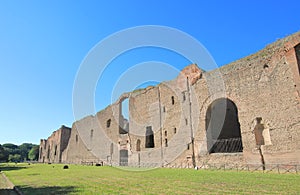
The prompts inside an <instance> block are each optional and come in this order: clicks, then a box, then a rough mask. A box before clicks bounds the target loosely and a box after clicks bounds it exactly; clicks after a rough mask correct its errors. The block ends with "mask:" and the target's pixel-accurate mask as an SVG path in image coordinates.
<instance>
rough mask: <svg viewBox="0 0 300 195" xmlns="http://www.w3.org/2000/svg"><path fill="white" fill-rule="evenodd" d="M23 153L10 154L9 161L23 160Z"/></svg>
mask: <svg viewBox="0 0 300 195" xmlns="http://www.w3.org/2000/svg"><path fill="white" fill-rule="evenodd" d="M21 160H22V159H21V155H20V154H10V155H9V156H8V161H10V162H21Z"/></svg>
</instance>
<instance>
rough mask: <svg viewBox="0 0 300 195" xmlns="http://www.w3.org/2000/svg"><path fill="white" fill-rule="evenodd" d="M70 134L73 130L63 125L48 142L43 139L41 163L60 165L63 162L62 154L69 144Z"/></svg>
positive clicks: (40, 153)
mask: <svg viewBox="0 0 300 195" xmlns="http://www.w3.org/2000/svg"><path fill="white" fill-rule="evenodd" d="M70 133H71V128H68V127H65V126H64V125H62V126H61V128H59V129H58V130H56V131H54V132H53V133H52V135H51V136H50V137H48V139H47V140H44V139H42V140H41V142H40V150H39V162H45V163H60V162H61V161H62V153H63V151H64V150H65V148H66V147H67V144H68V142H69V138H70Z"/></svg>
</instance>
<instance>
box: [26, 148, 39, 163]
mask: <svg viewBox="0 0 300 195" xmlns="http://www.w3.org/2000/svg"><path fill="white" fill-rule="evenodd" d="M28 158H29V159H30V160H38V158H39V146H38V145H35V146H33V147H32V148H31V150H30V151H29V153H28Z"/></svg>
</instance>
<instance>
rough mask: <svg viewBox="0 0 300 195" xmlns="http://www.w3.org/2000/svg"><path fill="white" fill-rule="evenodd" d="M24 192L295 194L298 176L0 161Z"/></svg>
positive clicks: (299, 186) (299, 184) (298, 191)
mask: <svg viewBox="0 0 300 195" xmlns="http://www.w3.org/2000/svg"><path fill="white" fill-rule="evenodd" d="M0 169H1V170H2V171H3V172H4V173H5V174H6V175H7V177H8V178H9V179H10V180H11V181H12V182H13V183H14V184H15V185H16V186H17V187H19V189H20V190H21V191H23V192H24V194H30V195H31V194H300V175H296V174H275V173H261V172H254V173H253V172H246V171H245V172H236V171H221V170H218V171H213V170H198V171H196V170H193V169H167V168H161V169H152V170H147V171H145V170H144V171H133V170H122V169H118V168H113V167H107V166H104V167H95V166H81V165H69V169H63V165H57V164H52V165H48V164H31V165H27V164H17V165H15V164H9V165H7V164H1V165H0Z"/></svg>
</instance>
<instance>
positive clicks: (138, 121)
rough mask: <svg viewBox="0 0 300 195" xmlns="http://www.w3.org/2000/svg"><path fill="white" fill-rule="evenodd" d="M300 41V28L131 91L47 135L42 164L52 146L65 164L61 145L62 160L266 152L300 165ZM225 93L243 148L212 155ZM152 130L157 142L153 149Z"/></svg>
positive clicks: (158, 162) (209, 158)
mask: <svg viewBox="0 0 300 195" xmlns="http://www.w3.org/2000/svg"><path fill="white" fill-rule="evenodd" d="M299 43H300V33H296V34H294V35H291V36H289V37H287V38H284V39H282V40H278V41H277V42H275V43H273V44H271V45H269V46H267V47H266V48H265V49H263V50H261V51H259V52H257V53H256V54H253V55H250V56H248V57H246V58H243V59H241V60H238V61H235V62H233V63H231V64H229V65H226V66H223V67H221V68H219V69H216V70H213V71H210V72H204V71H202V70H201V69H199V68H198V67H197V65H190V66H187V67H186V68H185V69H183V70H182V72H181V74H180V75H179V76H178V77H177V78H175V79H174V80H172V81H168V82H163V83H161V84H159V85H157V86H155V87H148V88H146V89H141V90H136V91H133V92H130V93H126V94H124V95H123V96H121V97H120V98H119V100H118V101H116V102H115V103H114V104H112V105H110V106H108V107H107V108H106V109H104V110H102V111H100V112H98V113H97V114H96V115H95V116H88V117H85V118H83V119H81V120H79V121H76V122H74V124H73V125H72V130H71V132H70V134H69V138H67V137H68V134H67V135H65V134H60V133H57V135H56V134H53V135H52V136H51V137H49V138H48V139H47V140H41V144H40V148H41V149H40V150H41V157H40V161H41V162H48V161H49V159H48V158H47V153H45V152H47V151H49V150H48V148H47V147H49V146H50V154H51V155H50V156H51V158H50V161H53V162H60V161H59V160H58V159H57V158H52V156H53V155H52V153H53V149H52V148H53V145H55V144H57V145H59V143H60V142H61V144H60V146H61V148H62V152H61V154H62V157H61V161H62V162H69V163H82V162H95V163H97V162H104V163H107V164H110V163H113V164H120V163H121V164H122V163H124V165H133V166H136V165H141V166H171V165H172V164H191V163H192V157H193V149H194V154H195V155H194V156H195V159H196V164H197V165H201V164H202V163H205V162H218V163H219V162H220V163H221V162H224V163H240V164H243V163H255V164H259V163H261V162H262V161H261V158H262V156H263V158H264V160H265V163H267V164H272V163H298V164H299V163H300V144H299V143H300V136H299V133H298V132H299V128H300V123H299V121H300V114H299V108H300V106H299V101H300V79H299V60H298V61H297V55H298V56H299V55H300V54H299V52H298V53H297V52H296V51H297V49H298V50H299V46H297V45H298V44H299ZM222 98H223V99H224V100H226V101H227V102H231V104H232V105H234V107H235V108H234V109H232V108H228V107H225V109H224V113H230V112H233V111H234V112H236V113H235V114H234V115H232V116H230V117H227V118H226V117H225V118H226V123H228V124H229V125H228V128H227V129H230V128H233V127H231V126H232V125H231V126H230V121H232V120H236V121H237V125H236V126H238V128H239V131H240V135H241V136H240V138H238V139H241V141H242V146H243V150H242V152H233V153H232V152H231V153H220V152H217V153H213V152H212V151H213V150H211V148H210V145H214V142H212V143H210V139H211V130H207V129H209V128H208V127H216V125H215V124H212V123H214V122H213V121H214V120H213V119H212V120H211V121H210V122H209V120H208V119H209V118H210V117H208V113H210V112H211V113H213V114H212V117H214V116H218V115H220V113H219V112H222V111H218V112H216V111H213V108H214V107H215V106H212V105H213V104H212V103H213V102H220V101H219V100H220V99H222ZM124 99H128V100H129V132H126V131H122V128H124V127H123V126H124V125H123V124H122V123H123V122H124V118H123V116H122V113H121V111H122V101H124ZM209 109H212V110H210V111H209V112H208V110H209ZM230 109H231V111H228V110H230ZM236 116H237V117H236ZM224 120H225V119H224ZM227 120H229V121H227ZM258 121H259V122H258ZM120 129H121V131H120ZM147 129H148V131H147ZM149 129H151V130H152V131H153V136H152V137H151V139H152V138H153V145H154V147H152V146H153V145H151V144H150V147H146V146H149V145H147V143H148V141H149V139H150V137H147V135H146V133H147V132H150V131H149ZM227 131H228V130H227ZM229 131H230V130H229ZM120 132H121V133H120ZM222 134H223V135H224V136H225V135H227V136H228V138H229V139H227V138H226V136H225V138H226V139H224V140H225V141H226V143H227V141H228V140H229V141H230V139H231V138H232V137H230V135H231V134H232V133H230V132H223V133H222ZM60 135H61V137H64V138H63V139H61V141H59V140H60V139H59V136H60ZM232 135H233V134H232ZM146 137H147V138H146ZM148 138H149V139H148ZM234 139H235V138H234ZM258 139H261V140H262V141H258ZM147 140H148V141H147ZM193 140H194V142H192V141H193ZM224 140H221V141H224ZM219 141H220V140H219ZM66 143H67V144H66ZM208 143H209V144H208ZM216 143H217V142H216ZM220 143H221V142H220ZM222 143H223V142H222ZM224 143H225V142H224ZM231 143H235V142H231ZM258 143H259V144H258ZM193 146H194V147H193ZM218 146H219V147H220V144H219V145H218ZM229 146H231V145H230V144H229Z"/></svg>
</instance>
